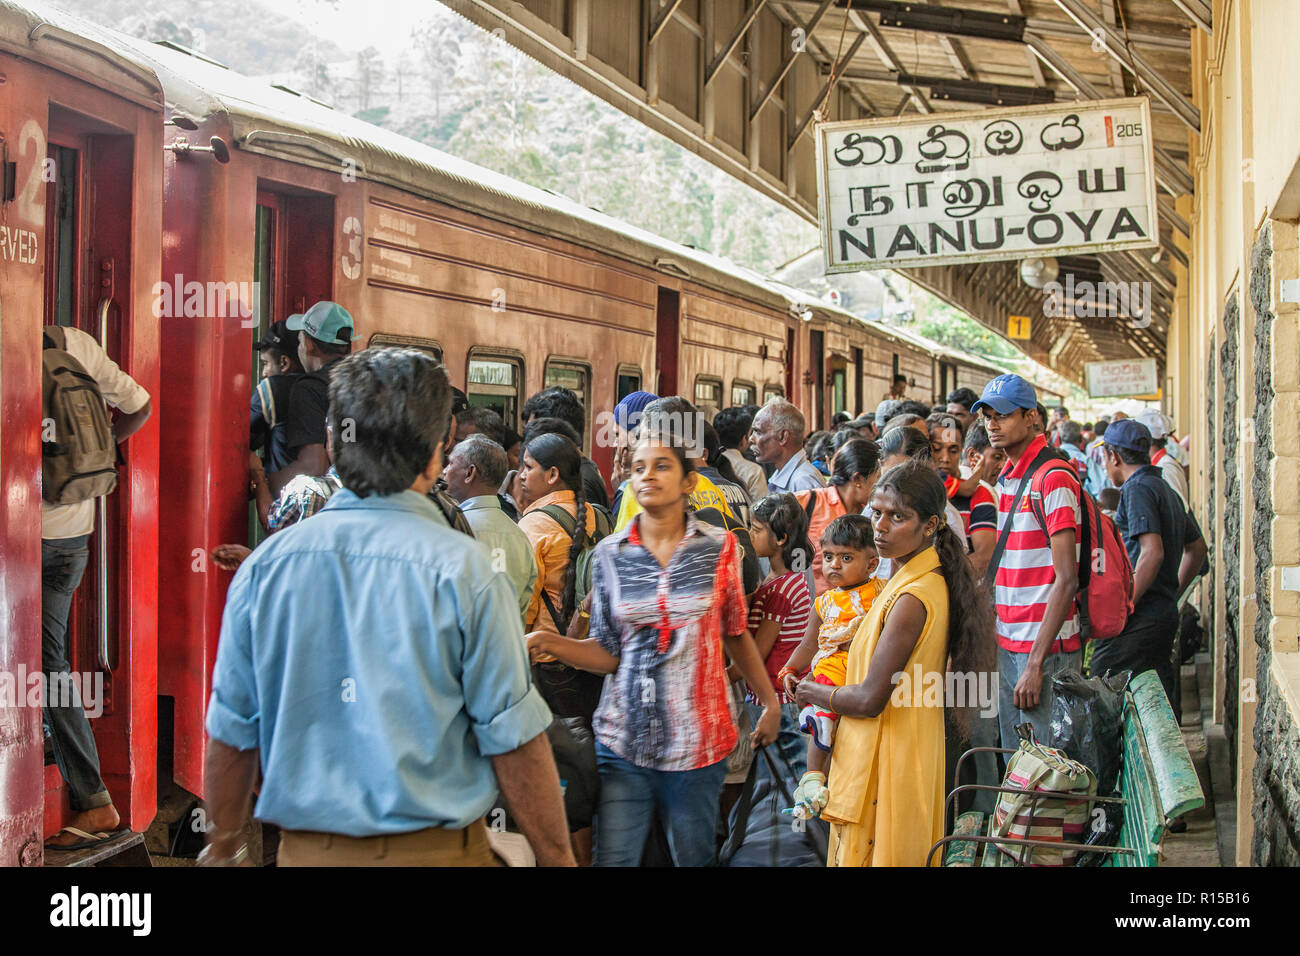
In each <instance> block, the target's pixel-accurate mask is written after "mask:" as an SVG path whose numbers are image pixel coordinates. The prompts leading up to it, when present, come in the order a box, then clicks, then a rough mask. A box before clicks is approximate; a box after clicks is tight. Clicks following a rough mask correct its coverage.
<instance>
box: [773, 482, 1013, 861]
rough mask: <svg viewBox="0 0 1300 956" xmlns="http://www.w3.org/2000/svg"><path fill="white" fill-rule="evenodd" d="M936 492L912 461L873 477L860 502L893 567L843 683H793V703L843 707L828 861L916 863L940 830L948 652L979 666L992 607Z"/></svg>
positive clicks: (830, 783)
mask: <svg viewBox="0 0 1300 956" xmlns="http://www.w3.org/2000/svg"><path fill="white" fill-rule="evenodd" d="M946 503H947V495H946V494H945V492H944V488H943V482H942V481H941V480H940V479H939V476H938V475H936V474H935V473H934V471H933V470H931V469H930V468H928V467H927V466H926V465H924V464H922V463H920V462H906V463H904V464H901V465H898V466H896V467H894V468H891V469H890V470H889V471H888V472H886V473H885V475H884V477H883V478H881V479H880V481H879V482H878V483H877V484H876V487H875V490H874V491H873V493H872V496H871V504H870V506H869V507H868V510H867V513H868V515H869V516H870V517H871V521H872V525H873V528H874V531H875V539H876V550H877V551H878V552H879V553H880V556H881V557H882V558H889V559H891V560H892V562H893V567H894V569H895V570H894V573H893V575H892V576H891V577H890V579H889V583H888V584H887V585H886V586H885V589H884V591H883V592H881V594H880V596H879V597H877V598H876V600H875V602H874V603H873V605H872V608H871V611H870V613H869V614H868V615H867V617H866V619H865V620H864V621H863V622H862V625H861V627H860V628H859V629H858V633H857V635H856V636H855V637H854V639H853V644H852V646H851V648H850V649H849V660H848V675H847V681H846V683H845V685H844V686H843V687H838V688H831V687H827V686H826V685H824V684H817V683H814V682H813V681H812V680H810V679H805V680H804V681H803V682H802V683H800V684H799V687H798V693H797V696H796V702H797V703H798V705H799V706H800V707H802V706H803V705H805V704H808V703H811V704H814V705H816V706H819V707H826V708H828V709H830V710H833V711H834V712H836V713H838V714H840V715H841V718H842V719H841V720H840V724H839V730H838V731H837V734H836V739H835V751H834V754H833V756H832V758H831V767H830V773H829V775H828V779H827V789H828V790H829V791H830V792H829V800H828V802H827V804H826V807H825V809H824V810H822V812H821V817H822V819H824V820H826V821H827V822H828V823H830V825H831V839H830V849H829V853H828V858H827V861H826V862H827V865H829V866H923V865H924V864H925V858H926V854H927V853H928V852H929V850H930V847H931V846H933V845H934V843H935V842H937V841H938V840H939V839H940V838H942V837H943V794H944V779H943V777H944V692H943V689H944V687H945V685H946V680H945V674H946V672H947V670H948V663H949V660H950V659H951V666H952V669H953V670H954V671H956V672H959V673H963V672H966V673H971V672H973V673H979V672H980V671H981V670H987V669H989V668H990V667H991V666H992V662H993V658H992V653H991V648H992V642H991V634H992V631H993V619H992V607H991V606H990V604H989V600H988V597H987V595H985V594H984V593H983V592H982V591H981V590H980V589H979V587H978V582H977V581H976V579H975V576H974V573H973V572H972V570H971V567H970V562H969V561H968V560H967V557H966V548H965V544H964V542H962V541H959V540H958V539H957V536H956V535H955V534H954V533H953V532H952V530H951V529H950V528H949V527H948V523H947V521H946V520H945V517H944V512H945V505H946ZM950 609H951V611H952V614H950V613H949V611H950Z"/></svg>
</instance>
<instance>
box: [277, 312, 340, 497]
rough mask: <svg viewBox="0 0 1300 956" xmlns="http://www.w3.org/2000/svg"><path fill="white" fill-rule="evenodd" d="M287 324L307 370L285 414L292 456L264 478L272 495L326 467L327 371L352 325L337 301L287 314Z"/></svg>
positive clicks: (294, 389)
mask: <svg viewBox="0 0 1300 956" xmlns="http://www.w3.org/2000/svg"><path fill="white" fill-rule="evenodd" d="M285 325H286V326H287V327H288V328H289V329H290V330H292V331H294V332H299V333H301V334H300V335H299V336H298V360H299V361H300V362H301V363H302V367H303V369H304V370H305V372H306V374H305V375H303V376H302V377H301V378H300V379H298V381H297V382H295V383H294V386H293V390H292V391H291V392H290V393H289V407H288V410H287V413H286V415H285V444H286V446H287V451H288V454H289V456H290V458H291V459H292V460H291V461H290V462H289V463H288V464H287V465H285V466H284V467H283V468H281V469H280V470H279V471H277V472H275V473H274V474H272V475H268V476H267V480H268V481H269V483H270V486H271V495H272V497H274V496H275V495H278V494H279V493H280V489H281V488H283V487H284V486H285V484H286V483H288V481H289V479H290V478H293V477H294V476H295V475H323V474H325V472H326V471H328V470H329V466H330V462H329V456H328V455H326V454H325V413H326V411H327V410H328V409H329V386H330V371H331V370H332V369H333V367H334V365H335V364H336V363H338V362H340V361H342V360H343V359H344V358H346V357H347V355H348V353H349V352H351V351H352V338H353V329H354V328H355V325H356V324H355V323H354V322H353V321H352V315H351V313H349V312H348V310H347V309H345V308H343V306H341V305H339V304H338V303H337V302H328V301H322V302H317V303H316V304H315V305H313V306H312V307H311V308H310V309H308V310H307V311H306V312H304V313H302V314H299V315H291V316H289V318H288V319H287V320H286V321H285Z"/></svg>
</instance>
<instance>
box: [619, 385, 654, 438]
mask: <svg viewBox="0 0 1300 956" xmlns="http://www.w3.org/2000/svg"><path fill="white" fill-rule="evenodd" d="M658 397H659V396H658V395H656V394H655V393H654V392H632V393H631V394H628V395H624V396H623V398H622V399H620V400H619V403H618V404H617V405H615V406H614V421H616V422H618V424H619V427H621V428H626V429H628V430H629V431H630V430H632V429H633V428H636V426H637V423H638V422H640V421H641V413H642V412H644V411H645V407H646V406H647V405H649V404H650V403H651V402H653V401H654V400H655V399H657V398H658Z"/></svg>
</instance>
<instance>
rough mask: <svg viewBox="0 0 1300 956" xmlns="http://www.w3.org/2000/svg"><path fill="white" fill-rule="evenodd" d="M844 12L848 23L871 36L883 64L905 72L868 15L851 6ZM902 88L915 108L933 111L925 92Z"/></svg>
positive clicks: (911, 87)
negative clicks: (865, 15) (914, 104)
mask: <svg viewBox="0 0 1300 956" xmlns="http://www.w3.org/2000/svg"><path fill="white" fill-rule="evenodd" d="M845 12H846V13H847V14H848V18H849V22H850V23H852V24H853V25H854V26H855V27H857V28H858V29H859V30H861V31H862V32H863V34H864V35H869V36H870V37H871V45H872V46H874V47H875V48H876V55H877V56H879V57H880V59H881V61H882V62H883V63H884V64H885V66H887V67H889V68H890V69H891V70H893V71H894V72H895V73H906V72H907V70H906V69H904V67H903V64H902V63H901V62H900V61H899V59H898V57H896V56H895V55H894V51H893V50H891V49H890V48H889V44H888V43H886V42H885V38H884V36H882V35H881V33H880V29H879V28H878V27H877V26H876V25H875V24H874V23H872V22H871V18H870V17H864V16H863V15H862V14H860V13H858V12H857V11H856V10H854V9H852V8H850V9H848V10H847V11H845ZM903 89H905V90H907V92H908V95H909V96H911V98H912V100H913V102H915V103H916V108H917V109H918V110H920V111H921V112H922V113H933V112H934V107H933V106H931V105H930V103H929V101H928V100H927V99H926V98H925V94H924V93H922V92H921V90H920V89H919V88H918V87H915V86H905V87H903ZM904 106H906V104H904ZM899 113H900V114H901V113H902V110H901V109H900V110H899Z"/></svg>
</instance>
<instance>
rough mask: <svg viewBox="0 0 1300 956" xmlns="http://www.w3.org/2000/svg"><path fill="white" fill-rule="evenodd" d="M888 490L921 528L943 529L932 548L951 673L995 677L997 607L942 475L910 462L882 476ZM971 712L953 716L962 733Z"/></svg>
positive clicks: (965, 710)
mask: <svg viewBox="0 0 1300 956" xmlns="http://www.w3.org/2000/svg"><path fill="white" fill-rule="evenodd" d="M886 489H888V490H891V491H893V492H894V493H895V494H897V495H898V497H899V498H901V499H902V502H903V504H904V505H906V506H907V507H908V508H910V509H912V510H913V511H915V512H916V513H917V515H918V516H919V517H920V519H921V523H922V524H924V523H925V522H926V521H929V520H930V519H931V518H938V519H939V529H938V530H937V531H936V532H935V534H934V538H933V539H932V540H931V542H930V543H931V544H933V545H934V550H935V551H936V552H938V555H939V569H940V571H941V572H942V574H943V577H944V580H945V581H947V582H948V657H949V659H950V660H951V661H952V670H953V671H954V672H957V673H964V674H981V675H982V674H987V673H990V672H992V670H993V666H994V641H993V632H994V630H993V625H994V618H993V605H992V602H991V601H990V597H989V593H988V591H987V590H985V589H984V588H982V587H980V582H979V580H978V579H977V578H976V577H975V572H974V571H973V570H972V568H971V565H970V560H969V559H968V558H967V557H966V542H964V541H962V540H960V539H959V538H958V537H957V534H956V532H954V531H953V530H952V528H951V527H949V526H948V521H947V518H946V511H947V504H948V495H947V493H946V492H945V491H944V487H943V482H942V481H941V480H940V478H939V475H938V474H937V473H936V472H935V471H934V469H933V468H931V467H929V466H928V465H926V464H925V463H923V462H919V461H906V462H903V463H902V464H901V465H895V466H894V467H893V468H891V469H889V471H887V472H885V474H884V475H883V476H881V479H880V481H879V482H877V484H876V491H883V490H886ZM971 709H972V708H969V707H968V708H961V709H957V710H954V711H953V718H954V721H955V722H956V723H957V725H958V727H959V728H960V729H961V730H962V731H963V732H964V731H966V730H967V729H968V727H969V721H970V717H971Z"/></svg>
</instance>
